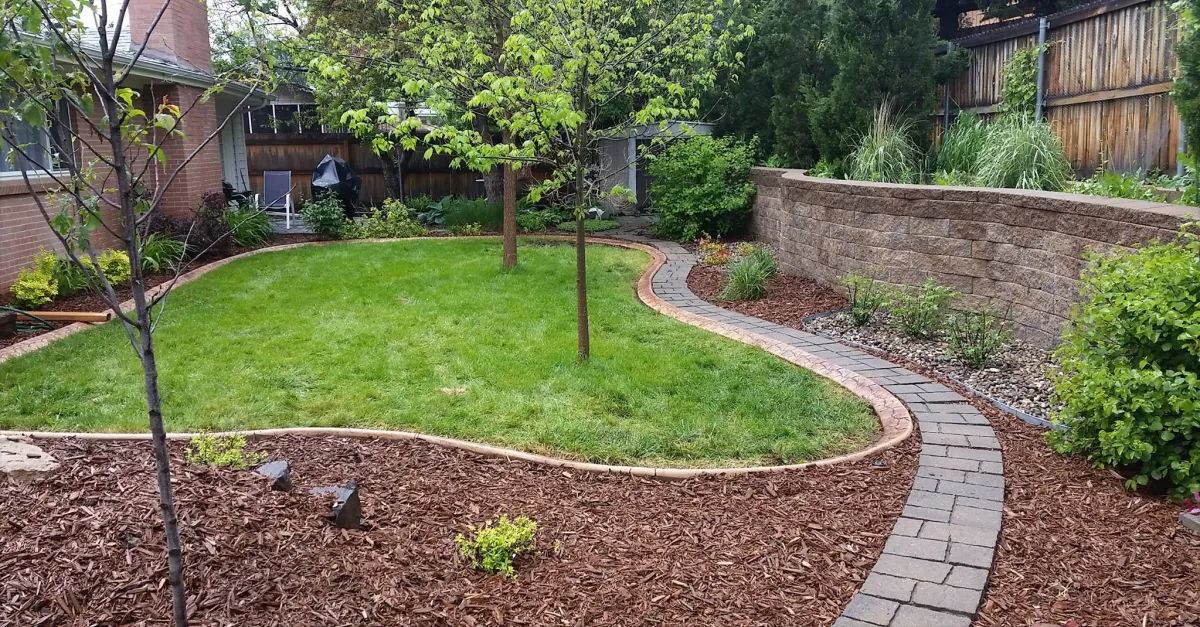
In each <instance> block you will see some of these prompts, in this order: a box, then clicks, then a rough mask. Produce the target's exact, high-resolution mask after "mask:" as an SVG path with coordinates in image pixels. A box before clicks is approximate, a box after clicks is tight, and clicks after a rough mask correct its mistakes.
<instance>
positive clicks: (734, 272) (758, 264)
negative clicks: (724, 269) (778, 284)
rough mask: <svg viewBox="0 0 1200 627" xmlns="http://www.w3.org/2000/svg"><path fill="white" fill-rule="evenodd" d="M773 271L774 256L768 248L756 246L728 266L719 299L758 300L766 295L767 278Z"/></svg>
mask: <svg viewBox="0 0 1200 627" xmlns="http://www.w3.org/2000/svg"><path fill="white" fill-rule="evenodd" d="M759 251H763V252H759ZM774 273H775V256H774V255H773V254H772V253H771V251H770V250H769V249H766V248H756V249H755V250H754V252H751V253H750V254H748V255H746V256H745V257H742V258H741V259H738V260H737V261H735V262H733V265H731V266H729V279H728V280H727V281H726V282H725V289H724V290H723V291H722V292H721V299H722V300H758V299H760V298H762V297H763V296H766V294H767V280H768V279H770V278H771V275H772V274H774Z"/></svg>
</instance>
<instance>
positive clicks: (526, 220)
mask: <svg viewBox="0 0 1200 627" xmlns="http://www.w3.org/2000/svg"><path fill="white" fill-rule="evenodd" d="M564 217H565V216H564V215H563V214H562V212H559V211H554V210H553V209H537V210H534V211H529V212H526V213H522V214H520V215H518V216H517V226H518V227H519V228H520V229H521V230H522V231H525V232H526V233H533V232H538V231H545V230H547V229H549V228H550V227H552V226H555V225H557V224H559V223H560V222H562V221H563V218H564Z"/></svg>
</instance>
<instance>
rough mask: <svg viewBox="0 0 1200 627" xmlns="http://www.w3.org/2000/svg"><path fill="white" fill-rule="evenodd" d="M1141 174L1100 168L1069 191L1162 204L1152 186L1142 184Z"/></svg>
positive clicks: (1160, 196)
mask: <svg viewBox="0 0 1200 627" xmlns="http://www.w3.org/2000/svg"><path fill="white" fill-rule="evenodd" d="M1143 179H1144V177H1143V175H1142V172H1141V171H1140V170H1139V171H1137V172H1128V173H1126V172H1109V171H1107V170H1106V169H1105V168H1103V167H1101V169H1100V170H1099V171H1097V172H1096V173H1095V174H1093V175H1092V177H1091V178H1089V179H1085V180H1083V181H1080V182H1078V183H1076V184H1075V186H1074V187H1073V188H1072V189H1071V191H1073V192H1076V193H1080V194H1089V195H1091V196H1104V197H1106V198H1132V199H1134V200H1149V201H1153V202H1163V201H1165V200H1166V199H1165V198H1163V196H1162V195H1161V194H1159V193H1158V191H1157V190H1155V189H1154V186H1152V185H1147V184H1146V183H1144V182H1143Z"/></svg>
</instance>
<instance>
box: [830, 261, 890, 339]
mask: <svg viewBox="0 0 1200 627" xmlns="http://www.w3.org/2000/svg"><path fill="white" fill-rule="evenodd" d="M840 283H841V284H842V285H844V286H846V289H847V290H849V292H850V322H851V324H853V325H854V326H856V327H861V326H864V325H866V324H869V323H870V322H871V320H872V319H874V318H875V312H877V311H879V309H880V308H881V307H883V306H884V305H885V304H886V303H887V301H888V289H887V287H886V286H885V285H884V284H883V283H880V282H879V281H877V280H875V273H872V274H871V275H870V276H866V275H862V274H859V273H858V272H850V273H848V274H846V275H844V276H842V278H841V280H840Z"/></svg>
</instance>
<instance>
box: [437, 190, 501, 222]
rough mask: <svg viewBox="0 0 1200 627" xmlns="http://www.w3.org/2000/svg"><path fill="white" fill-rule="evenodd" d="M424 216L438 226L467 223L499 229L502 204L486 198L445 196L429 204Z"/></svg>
mask: <svg viewBox="0 0 1200 627" xmlns="http://www.w3.org/2000/svg"><path fill="white" fill-rule="evenodd" d="M426 217H427V218H428V219H429V220H430V221H431V222H433V223H434V224H437V225H439V226H445V227H446V228H451V227H455V226H464V225H467V224H478V225H480V226H482V227H485V228H488V229H492V230H499V229H500V228H501V227H502V226H503V225H504V205H503V204H501V203H498V202H488V200H487V199H486V198H474V199H471V198H458V197H455V196H447V197H445V198H443V199H441V200H439V201H438V202H435V203H433V204H431V205H430V206H429V210H428V211H427V212H426Z"/></svg>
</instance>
